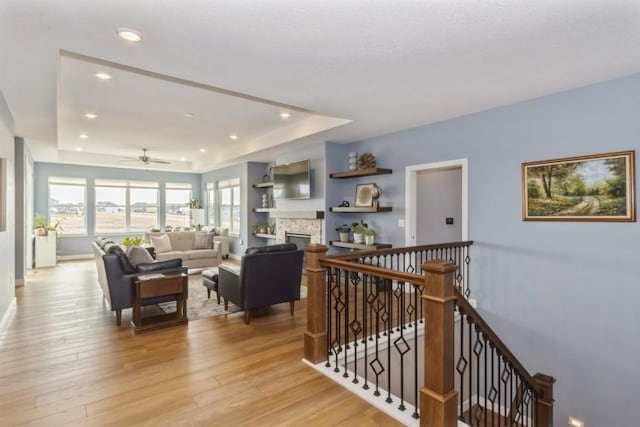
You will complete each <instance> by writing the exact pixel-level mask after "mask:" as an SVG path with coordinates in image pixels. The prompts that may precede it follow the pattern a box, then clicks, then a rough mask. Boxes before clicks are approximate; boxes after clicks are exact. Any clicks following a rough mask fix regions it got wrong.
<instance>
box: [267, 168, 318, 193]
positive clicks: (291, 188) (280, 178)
mask: <svg viewBox="0 0 640 427" xmlns="http://www.w3.org/2000/svg"><path fill="white" fill-rule="evenodd" d="M309 164H310V162H309V160H302V161H299V162H294V163H285V164H282V165H275V166H274V167H273V198H274V199H310V198H311V176H310V175H311V173H310V172H311V171H310V169H309Z"/></svg>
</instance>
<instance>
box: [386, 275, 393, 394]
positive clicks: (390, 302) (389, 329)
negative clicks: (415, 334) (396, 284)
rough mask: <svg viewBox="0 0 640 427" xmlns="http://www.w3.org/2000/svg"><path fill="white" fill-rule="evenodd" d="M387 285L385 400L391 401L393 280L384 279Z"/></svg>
mask: <svg viewBox="0 0 640 427" xmlns="http://www.w3.org/2000/svg"><path fill="white" fill-rule="evenodd" d="M386 281H387V282H388V285H389V288H388V289H389V291H388V292H387V295H388V296H389V297H388V300H387V306H388V307H389V311H390V313H389V316H388V317H387V325H386V330H387V340H388V341H387V389H388V390H387V398H386V399H385V402H387V403H392V402H393V399H391V334H393V289H392V286H393V282H392V281H391V280H386Z"/></svg>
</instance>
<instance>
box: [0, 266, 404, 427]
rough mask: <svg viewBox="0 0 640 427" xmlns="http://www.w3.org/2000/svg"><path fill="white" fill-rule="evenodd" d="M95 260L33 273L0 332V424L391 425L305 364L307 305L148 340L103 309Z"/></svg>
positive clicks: (126, 317) (204, 323)
mask: <svg viewBox="0 0 640 427" xmlns="http://www.w3.org/2000/svg"><path fill="white" fill-rule="evenodd" d="M96 280H97V279H96V272H95V264H94V262H93V261H82V262H66V263H61V264H59V265H58V267H55V268H50V269H39V270H35V271H33V272H30V273H29V275H28V277H27V285H26V286H25V287H23V288H17V290H16V296H17V309H16V313H15V315H14V317H13V318H12V319H11V321H10V323H9V325H8V328H7V329H6V331H5V332H4V333H3V334H2V335H0V425H1V426H8V425H24V424H28V425H42V426H56V425H88V426H94V425H121V426H132V425H154V426H156V425H159V426H249V425H250V426H280V425H282V426H284V425H306V426H334V425H340V426H361V425H362V426H387V425H398V424H397V423H396V422H395V421H394V420H392V419H391V418H389V417H387V416H386V415H385V414H383V413H382V412H380V411H378V410H377V409H375V408H373V407H371V406H370V405H368V404H367V403H366V402H364V401H363V400H361V399H359V398H357V397H355V396H353V395H352V394H350V393H349V392H347V391H345V390H344V389H342V388H341V387H340V386H338V385H336V384H334V383H333V382H332V381H331V380H329V379H327V378H325V377H323V376H321V375H320V374H318V373H316V372H315V371H314V370H312V369H311V368H309V367H307V366H306V365H304V364H303V363H302V361H301V359H302V337H303V333H304V330H305V319H306V304H305V301H304V300H303V301H300V302H297V303H296V312H295V315H294V316H293V317H291V316H290V315H289V304H288V303H286V304H280V305H277V306H274V307H273V308H272V309H270V310H269V312H267V313H264V314H263V315H256V316H255V317H253V318H252V320H251V324H250V325H248V326H246V325H245V324H244V320H243V314H242V313H234V314H230V315H225V316H218V317H213V318H207V319H202V320H196V321H190V322H189V325H188V326H177V327H173V328H169V329H165V330H159V331H154V332H150V333H147V334H142V335H134V334H133V333H132V331H131V330H130V327H129V321H130V319H131V317H130V316H131V313H130V311H131V310H125V312H124V313H123V319H122V320H123V321H122V326H121V327H117V326H116V324H115V316H114V315H113V314H112V312H111V311H109V310H108V309H107V308H106V306H105V305H104V304H103V302H102V291H101V290H100V287H99V286H98V284H97V281H96Z"/></svg>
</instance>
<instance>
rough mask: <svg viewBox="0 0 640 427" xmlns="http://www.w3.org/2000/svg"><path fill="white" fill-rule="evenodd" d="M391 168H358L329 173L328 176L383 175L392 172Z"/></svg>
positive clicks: (340, 177) (341, 177)
mask: <svg viewBox="0 0 640 427" xmlns="http://www.w3.org/2000/svg"><path fill="white" fill-rule="evenodd" d="M392 172H393V171H392V170H391V169H382V168H368V169H359V170H357V171H348V172H334V173H330V174H329V178H339V179H345V178H357V177H359V176H372V175H385V174H389V173H392Z"/></svg>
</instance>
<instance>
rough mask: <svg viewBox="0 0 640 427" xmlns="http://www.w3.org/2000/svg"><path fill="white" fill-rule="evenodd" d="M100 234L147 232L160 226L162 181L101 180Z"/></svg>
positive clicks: (98, 189)
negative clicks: (159, 183) (159, 194)
mask: <svg viewBox="0 0 640 427" xmlns="http://www.w3.org/2000/svg"><path fill="white" fill-rule="evenodd" d="M95 190H96V230H95V232H96V234H98V233H121V232H128V231H144V230H148V229H150V228H151V227H157V225H158V183H156V182H143V181H120V180H106V179H97V180H96V182H95Z"/></svg>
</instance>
